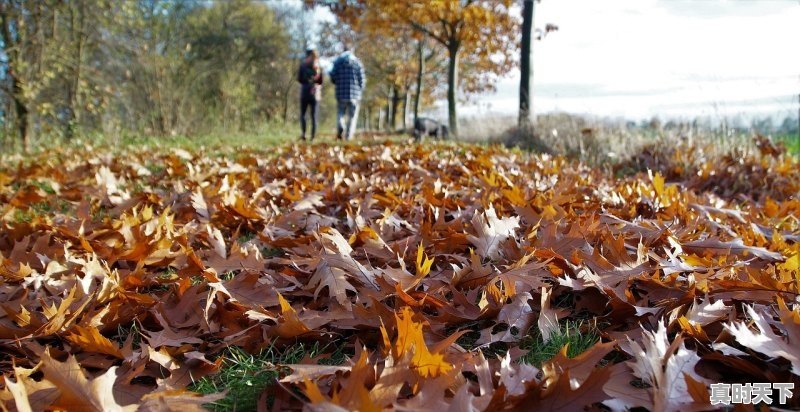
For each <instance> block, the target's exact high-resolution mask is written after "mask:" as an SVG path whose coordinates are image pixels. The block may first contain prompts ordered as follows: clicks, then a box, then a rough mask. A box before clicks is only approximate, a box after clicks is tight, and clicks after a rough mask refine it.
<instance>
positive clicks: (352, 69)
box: [330, 47, 366, 140]
mask: <svg viewBox="0 0 800 412" xmlns="http://www.w3.org/2000/svg"><path fill="white" fill-rule="evenodd" d="M330 76H331V82H333V83H334V84H335V85H336V103H337V106H338V111H339V113H338V114H339V117H338V127H337V133H336V138H337V139H340V140H341V139H342V138H345V139H347V140H350V139H352V138H353V134H355V131H356V121H357V120H358V105H359V103H360V102H361V92H362V91H363V90H364V85H365V83H366V76H365V75H364V66H363V65H362V64H361V61H359V60H358V58H357V57H356V56H355V55H353V53H352V52H351V51H350V50H349V49H348V48H347V47H345V49H344V53H342V54H341V55H340V56H339V57H338V58H336V60H335V61H334V62H333V69H331V72H330ZM345 117H346V118H347V120H346V121H345Z"/></svg>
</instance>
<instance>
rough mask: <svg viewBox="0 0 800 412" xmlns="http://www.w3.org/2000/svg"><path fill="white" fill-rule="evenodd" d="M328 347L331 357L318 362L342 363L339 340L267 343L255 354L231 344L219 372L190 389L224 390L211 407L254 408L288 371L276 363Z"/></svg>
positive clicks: (220, 410) (200, 390)
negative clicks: (282, 345) (281, 344)
mask: <svg viewBox="0 0 800 412" xmlns="http://www.w3.org/2000/svg"><path fill="white" fill-rule="evenodd" d="M331 349H333V351H332V353H331V356H330V357H329V358H327V359H324V360H322V361H320V363H321V364H332V365H340V364H342V363H344V361H345V353H344V345H342V344H341V342H332V343H329V344H327V345H324V346H321V345H320V344H319V343H318V342H317V343H314V345H311V346H308V345H305V344H302V343H301V344H296V345H292V346H289V347H287V348H285V349H282V350H279V349H277V348H275V347H274V346H270V347H268V348H266V349H264V350H263V351H262V352H261V353H259V354H256V355H252V354H249V353H247V352H245V351H244V350H243V349H241V348H238V347H232V348H230V349H227V350H226V351H225V352H224V353H223V354H222V355H220V356H222V358H223V362H222V368H221V369H220V371H219V372H218V373H216V374H214V375H212V376H207V377H204V378H203V379H201V380H199V381H197V382H195V383H193V384H192V385H191V386H190V387H189V389H190V390H192V391H195V392H198V393H202V394H213V393H220V392H225V391H227V393H226V396H225V398H223V399H221V400H219V401H217V402H214V403H212V404H208V405H206V407H207V408H209V409H210V410H213V411H218V412H222V411H225V412H228V411H255V410H256V407H257V405H258V399H259V397H260V396H261V394H262V393H263V392H264V390H265V389H267V387H269V386H270V385H273V384H275V382H276V380H277V379H278V378H279V377H280V376H282V375H285V374H287V373H289V372H290V371H289V370H288V369H285V368H283V369H282V368H281V367H280V366H278V365H280V364H291V363H298V362H300V361H301V360H302V359H303V358H304V357H306V356H310V357H315V356H318V355H319V354H322V353H328V351H329V350H331Z"/></svg>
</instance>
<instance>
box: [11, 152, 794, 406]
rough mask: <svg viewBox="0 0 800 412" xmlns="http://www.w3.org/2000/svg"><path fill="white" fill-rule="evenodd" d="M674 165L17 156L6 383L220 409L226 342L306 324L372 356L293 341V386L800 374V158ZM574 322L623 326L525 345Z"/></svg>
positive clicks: (402, 394)
mask: <svg viewBox="0 0 800 412" xmlns="http://www.w3.org/2000/svg"><path fill="white" fill-rule="evenodd" d="M677 150H679V151H680V150H684V149H681V148H679V149H677ZM681 153H683V154H681ZM685 153H686V152H680V153H677V154H675V155H674V156H673V157H672V158H674V159H681V158H683V157H682V156H685ZM654 161H655V160H654ZM642 162H644V160H643V161H642ZM662 163H663V162H662ZM659 164H661V163H659ZM747 165H757V166H758V168H759V169H758V173H756V172H753V171H752V170H748V171H746V170H740V171H739V172H737V169H736V168H737V167H746V166H747ZM670 167H671V166H669V167H665V168H663V169H658V168H655V165H654V169H652V170H651V172H650V173H649V174H648V173H647V172H642V173H638V174H636V175H633V176H629V177H624V178H621V179H620V178H616V177H614V176H613V175H612V174H611V173H608V172H605V171H603V170H600V169H592V168H588V167H586V166H585V165H582V164H578V163H574V162H570V161H567V160H565V159H564V158H560V157H550V156H546V155H531V154H523V153H520V152H514V151H508V150H506V149H502V148H497V147H478V146H451V145H432V146H431V145H428V146H419V145H399V144H393V143H384V144H375V145H367V146H327V145H324V144H323V145H314V146H290V145H287V146H282V147H280V148H277V149H274V150H269V151H251V150H237V151H235V152H234V151H229V152H224V153H221V154H220V153H216V152H207V151H204V150H197V151H196V152H187V151H184V150H180V149H160V150H157V151H155V152H154V151H153V150H152V148H150V150H148V149H141V150H132V149H117V151H116V152H115V151H111V150H98V151H96V152H94V153H93V154H88V155H87V154H86V153H83V152H73V151H55V152H51V153H46V154H41V155H38V156H37V157H33V158H29V159H26V160H25V161H21V160H20V159H15V158H12V157H6V158H4V159H3V162H2V166H0V202H1V203H0V207H1V208H0V216H2V222H0V302H2V303H1V304H0V308H1V309H2V311H0V345H1V346H2V357H1V358H0V368H1V369H2V373H3V377H4V378H3V380H2V384H0V406H2V408H3V409H8V410H18V411H26V410H45V409H49V410H52V409H63V410H96V411H111V410H136V409H137V408H139V409H140V410H169V409H172V410H182V411H186V410H192V409H197V408H200V407H202V405H203V404H207V403H209V402H213V401H214V400H216V399H219V398H221V397H222V396H225V394H224V393H222V394H217V395H205V396H202V395H199V394H196V393H194V392H191V391H190V390H188V389H187V388H189V387H190V385H191V384H192V382H194V381H196V380H198V379H200V378H202V377H204V376H208V375H210V374H214V373H217V372H218V371H219V369H220V368H221V366H222V365H221V359H220V358H219V357H218V356H219V354H220V353H221V352H222V351H224V350H226V348H229V347H234V346H236V347H241V348H243V349H244V350H246V351H248V352H251V353H257V352H258V351H259V350H262V349H264V348H266V347H277V348H281V347H287V346H290V345H293V344H296V343H298V342H309V343H310V342H322V343H330V342H333V343H334V345H335V346H337V347H341V348H344V350H345V352H346V353H347V354H348V355H349V356H348V360H346V361H345V362H344V363H343V364H340V365H320V364H318V359H313V358H307V359H305V360H304V361H302V362H300V363H298V364H292V365H279V367H280V368H282V369H281V371H282V373H281V377H280V382H278V383H276V385H274V386H273V387H272V388H271V389H270V391H271V392H270V399H271V402H272V403H271V405H272V406H274V407H275V408H278V409H300V408H302V407H303V406H304V405H305V406H310V407H312V408H318V409H320V410H342V409H345V410H362V411H366V410H382V409H386V408H394V409H398V410H442V411H443V410H495V411H496V410H537V411H538V410H566V411H571V410H583V409H584V408H588V407H592V406H594V407H595V408H597V407H600V406H599V405H600V404H602V405H604V406H603V407H605V408H608V409H611V410H625V409H626V408H633V407H644V408H647V409H650V410H655V411H674V410H687V411H688V410H707V409H714V408H713V407H712V406H711V405H710V404H709V399H708V385H709V384H710V383H715V382H729V383H745V382H794V383H796V384H797V383H800V379H798V375H800V350H799V349H798V342H800V308H798V306H797V303H796V302H797V296H798V294H799V293H800V280H799V279H800V244H799V243H798V241H800V223H799V221H798V217H800V200H798V193H797V186H796V185H797V183H796V182H798V181H800V180H798V179H800V176H799V174H800V172H798V167H797V163H796V162H795V161H794V160H792V159H790V158H788V157H786V156H785V155H784V154H782V153H779V152H775V153H773V152H769V151H763V152H762V153H753V154H748V155H747V156H744V157H742V161H741V162H738V163H736V162H729V163H726V169H725V170H727V171H728V172H726V173H728V174H725V175H724V176H728V175H731V176H736V175H737V173H738V174H739V175H742V174H743V173H748V174H747V175H746V176H748V177H749V178H750V179H751V180H752V184H751V185H750V186H748V187H747V188H746V190H747V192H746V193H745V189H744V188H740V189H739V190H737V191H736V192H735V193H734V192H731V193H729V192H727V191H725V190H709V189H708V187H706V186H703V185H702V184H700V183H698V181H697V180H696V177H695V176H697V175H696V174H692V173H695V172H694V171H692V172H691V173H688V169H687V170H673V172H674V173H672V172H668V170H671V169H670ZM704 176H706V177H707V179H708V180H707V181H710V182H713V179H714V177H713V176H715V175H714V174H713V173H710V172H709V173H708V174H706V175H704ZM705 181H706V180H704V182H705ZM768 182H773V183H775V184H778V183H780V182H787V183H786V184H788V185H794V186H783V187H782V188H776V187H769V186H768V185H767V184H766V183H768ZM745 194H746V195H745ZM779 194H780V196H778V195H779ZM565 321H576V322H580V324H581V325H582V326H581V328H583V329H588V328H591V329H593V330H594V331H596V333H597V334H598V335H599V336H600V340H599V341H598V342H597V343H596V344H595V345H594V346H592V347H591V348H589V349H588V350H587V351H585V352H583V353H581V354H579V355H578V356H576V357H569V356H568V348H567V347H565V348H563V349H562V351H561V352H560V353H559V354H557V355H556V356H555V357H553V358H552V359H549V360H546V361H544V362H543V363H542V364H539V365H531V364H528V363H526V362H524V361H521V360H522V359H524V355H525V354H526V351H527V350H529V349H530V346H527V345H526V344H525V342H529V341H530V337H531V336H539V337H541V340H542V341H548V340H549V339H551V338H552V336H554V335H555V334H557V333H559V331H560V330H561V328H563V325H564V322H565ZM580 332H581V331H580V330H579V331H575V332H574V333H580ZM263 399H265V400H266V399H267V397H264V398H263ZM265 402H266V401H265ZM798 406H800V400H799V399H798V397H794V398H793V399H791V400H790V404H789V405H788V406H787V407H798Z"/></svg>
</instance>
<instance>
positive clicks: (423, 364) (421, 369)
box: [392, 306, 453, 378]
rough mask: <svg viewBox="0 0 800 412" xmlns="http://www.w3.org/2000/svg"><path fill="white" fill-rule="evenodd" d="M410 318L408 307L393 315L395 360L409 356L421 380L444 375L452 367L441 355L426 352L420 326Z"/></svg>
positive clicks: (411, 314)
mask: <svg viewBox="0 0 800 412" xmlns="http://www.w3.org/2000/svg"><path fill="white" fill-rule="evenodd" d="M412 316H413V313H412V312H411V309H410V308H409V307H408V306H405V307H403V309H402V310H401V311H400V314H399V315H398V314H395V318H396V320H397V340H396V341H395V344H394V348H393V351H392V352H393V355H394V357H395V359H398V360H400V359H402V358H403V357H405V356H407V355H408V354H410V355H411V368H412V369H413V370H415V371H416V372H417V373H418V374H419V375H420V376H421V377H423V378H427V377H436V376H440V375H443V374H445V373H446V372H447V371H449V370H450V369H452V368H453V366H452V365H450V364H449V363H447V362H445V360H444V356H443V355H442V354H440V353H431V352H430V351H429V350H428V346H427V345H425V338H424V336H423V334H422V324H421V323H417V322H414V320H413V319H412Z"/></svg>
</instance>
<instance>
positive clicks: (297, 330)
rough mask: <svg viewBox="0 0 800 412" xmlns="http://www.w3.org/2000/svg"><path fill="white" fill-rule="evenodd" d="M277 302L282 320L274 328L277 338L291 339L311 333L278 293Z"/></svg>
mask: <svg viewBox="0 0 800 412" xmlns="http://www.w3.org/2000/svg"><path fill="white" fill-rule="evenodd" d="M278 302H279V303H280V305H281V317H282V318H283V319H281V320H279V321H278V324H277V325H276V326H275V329H276V332H277V334H278V336H280V337H282V338H293V337H296V336H299V335H302V334H304V333H307V332H310V331H311V329H309V328H308V326H306V325H305V324H304V323H303V322H302V321H301V320H300V318H299V317H298V316H297V312H296V311H295V310H294V308H292V305H290V304H289V302H287V301H286V299H284V298H283V295H281V294H280V293H278Z"/></svg>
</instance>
